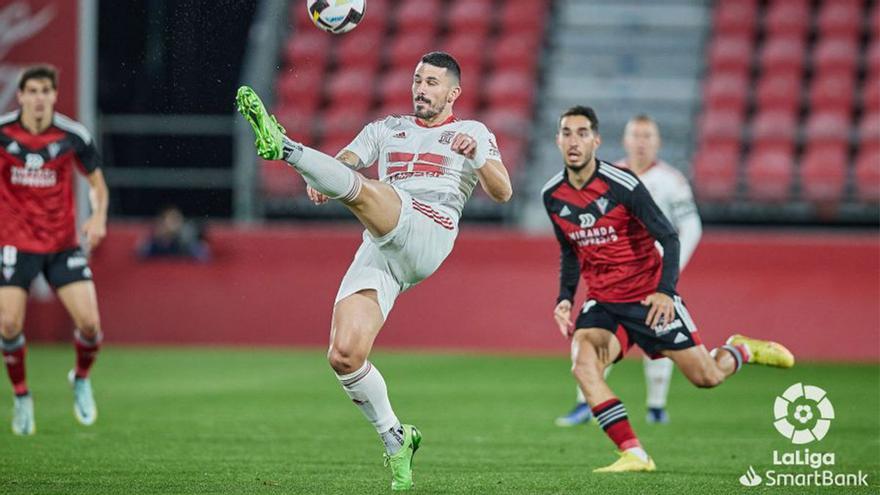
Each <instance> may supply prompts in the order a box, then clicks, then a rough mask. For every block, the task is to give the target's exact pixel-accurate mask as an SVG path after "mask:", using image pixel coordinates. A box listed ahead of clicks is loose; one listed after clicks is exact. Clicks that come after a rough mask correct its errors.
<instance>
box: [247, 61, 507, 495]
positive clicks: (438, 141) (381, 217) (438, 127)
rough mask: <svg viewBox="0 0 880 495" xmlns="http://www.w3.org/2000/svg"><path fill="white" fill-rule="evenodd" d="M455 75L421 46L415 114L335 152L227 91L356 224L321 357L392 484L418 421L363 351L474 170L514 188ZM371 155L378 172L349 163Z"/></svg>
mask: <svg viewBox="0 0 880 495" xmlns="http://www.w3.org/2000/svg"><path fill="white" fill-rule="evenodd" d="M460 84H461V69H460V67H459V65H458V62H456V61H455V59H454V58H453V57H452V56H450V55H449V54H447V53H445V52H431V53H428V54H426V55H424V56H423V57H422V58H421V61H420V62H419V64H418V65H417V66H416V69H415V73H414V75H413V81H412V101H413V107H414V115H406V116H398V115H392V116H388V117H386V118H383V119H379V120H376V121H374V122H372V123H370V124H368V125H367V126H366V127H364V129H363V130H362V131H361V132H360V134H358V136H357V137H356V138H355V139H354V141H352V142H351V144H349V145H348V146H346V147H345V149H343V150H342V151H341V152H340V153H339V154H338V155H337V157H336V158H333V157H330V156H328V155H325V154H323V153H321V152H319V151H315V150H313V149H311V148H308V147H306V146H303V145H301V144H299V143H297V142H294V141H292V140H290V139H289V138H287V137H286V136H285V135H284V132H285V131H284V129H283V128H282V127H281V126H280V125H279V124H278V123H277V121H276V120H275V118H274V117H270V116H269V115H268V113H267V112H266V110H265V108H264V107H263V104H262V102H261V101H260V100H259V98H258V97H257V95H256V94H255V93H254V92H253V90H251V89H250V88H248V87H246V86H245V87H242V88H240V90H239V92H238V96H237V103H238V109H239V111H240V112H241V113H242V115H244V116H245V118H246V119H247V120H248V121H249V122H250V123H251V125H252V126H253V128H254V132H255V134H256V137H257V141H256V146H257V151H258V153H259V155H260V156H261V157H263V158H265V159H267V160H282V159H283V160H284V161H286V162H287V163H289V164H290V165H291V166H292V167H293V168H294V169H295V170H296V171H297V172H299V173H300V174H302V176H303V177H304V178H305V180H306V182H307V183H308V185H309V196H310V197H311V198H312V199H313V201H315V202H316V203H323V202H326V201H327V200H328V198H329V199H336V200H338V201H340V202H341V203H343V204H344V205H345V206H346V207H348V209H349V210H350V211H351V212H352V213H353V214H354V215H355V216H356V217H357V218H358V220H359V221H360V222H361V223H362V224H363V225H364V227H365V228H366V231H365V232H364V234H363V238H364V240H363V243H362V244H361V246H360V248H359V249H358V251H357V253H356V254H355V258H354V261H353V262H352V264H351V266H350V267H349V269H348V272H347V273H346V274H345V276H344V278H343V280H342V283H341V286H340V288H339V292H338V293H337V295H336V303H335V307H334V310H333V321H332V325H331V334H330V341H331V342H330V350H329V353H328V358H329V361H330V365H331V366H332V368H333V370H334V371H335V372H336V376H337V378H338V379H339V382H340V383H341V384H342V387H343V389H344V390H345V392H346V393H347V394H348V396H349V397H350V398H351V400H352V401H353V402H354V403H355V405H357V406H358V408H360V410H361V411H362V412H363V413H364V415H365V416H366V418H367V419H368V420H369V421H370V422H371V423H372V424H373V426H374V427H375V428H376V431H377V432H378V433H379V436H380V438H381V439H382V441H383V443H384V444H385V449H386V454H385V455H386V462H387V464H389V465H390V466H391V471H392V480H391V487H392V489H394V490H406V489H409V488H411V487H412V485H413V482H412V471H411V465H412V456H413V454H414V453H415V451H416V450H417V449H418V446H419V442H420V441H421V433H420V432H419V431H418V430H417V429H416V428H415V427H413V426H412V425H401V423H400V421H399V420H398V419H397V416H396V415H395V413H394V411H393V410H392V408H391V403H390V400H389V398H388V391H387V387H386V384H385V379H384V378H383V377H382V374H381V373H379V370H378V369H377V368H376V367H375V366H374V365H373V364H372V363H370V362H369V361H368V360H367V358H368V357H369V354H370V350H371V349H372V346H373V341H374V340H375V338H376V336H377V335H378V333H379V330H381V328H382V325H383V324H384V322H385V319H386V318H387V316H388V313H389V312H390V311H391V307H392V306H393V305H394V301H395V300H396V299H397V296H398V295H399V294H400V293H401V292H403V291H405V290H407V289H409V288H410V287H412V286H414V285H416V284H418V283H419V282H421V281H422V280H424V279H425V278H427V277H428V276H430V275H431V274H432V273H433V272H434V271H435V270H437V268H438V267H439V266H440V264H441V263H442V262H443V260H444V259H445V258H446V257H447V256H448V255H449V253H450V252H451V250H452V246H453V243H454V242H455V238H456V236H457V234H458V221H459V218H460V216H461V212H462V209H463V208H464V204H465V202H466V201H467V199H468V198H469V197H470V195H471V192H473V189H474V186H476V184H477V182H478V181H479V182H480V184H481V185H482V187H483V189H484V190H485V191H486V193H487V194H488V195H489V197H491V198H492V199H494V200H495V201H498V202H506V201H508V200H509V199H510V197H511V195H512V192H513V191H512V188H511V184H510V178H509V177H508V174H507V170H506V169H505V168H504V165H503V164H502V163H501V154H500V152H499V151H498V147H497V145H496V143H495V136H494V135H493V134H492V133H491V132H490V131H489V130H488V129H487V128H486V126H485V125H483V124H482V123H480V122H476V121H473V120H461V121H460V120H457V119H456V118H455V116H454V115H453V111H452V107H453V104H454V103H455V100H456V98H458V97H459V95H460V94H461V91H462V89H461V85H460ZM377 160H378V164H379V177H380V180H372V179H367V178H365V177H364V176H362V175H361V174H360V173H358V172H356V170H357V169H361V168H364V167H367V166H369V165H371V164H372V163H373V162H376V161H377Z"/></svg>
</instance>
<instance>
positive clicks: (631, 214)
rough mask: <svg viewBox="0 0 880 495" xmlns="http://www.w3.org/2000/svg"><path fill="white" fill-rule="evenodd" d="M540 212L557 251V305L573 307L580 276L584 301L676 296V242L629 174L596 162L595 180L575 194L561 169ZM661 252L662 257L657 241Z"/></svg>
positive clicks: (645, 192) (547, 189) (666, 222)
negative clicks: (549, 223) (567, 302)
mask: <svg viewBox="0 0 880 495" xmlns="http://www.w3.org/2000/svg"><path fill="white" fill-rule="evenodd" d="M542 195H543V197H544V207H545V208H546V210H547V214H548V215H549V216H550V220H551V221H552V222H553V229H554V231H555V232H556V238H557V239H558V240H559V246H560V248H561V251H562V256H561V263H560V288H559V299H558V301H561V300H563V299H567V300H570V301H572V302H573V299H574V294H575V292H576V290H577V284H578V278H579V274H580V275H582V276H583V278H584V281H585V282H586V283H587V291H588V292H587V297H588V298H589V299H594V300H596V301H600V302H611V303H617V302H636V301H641V300H642V299H644V298H645V297H646V296H648V295H650V294H653V293H655V292H664V293H666V294H669V295H673V294H675V285H676V283H677V281H678V256H679V253H678V251H679V246H678V236H677V235H676V233H675V228H674V227H673V226H672V224H670V223H669V220H667V219H666V217H665V216H663V213H662V212H661V211H660V208H659V207H657V204H656V203H654V200H653V199H652V198H651V194H650V193H649V192H648V190H647V189H646V188H645V185H644V184H642V183H641V181H639V179H638V177H636V175H635V174H633V173H632V172H631V171H629V170H626V169H622V168H619V167H615V166H614V165H612V164H610V163H607V162H603V161H600V160H596V170H595V172H593V176H592V177H590V179H589V180H588V181H587V183H586V184H585V185H584V186H583V187H582V188H581V189H577V188H575V187H574V186H573V185H572V184H571V182H569V180H568V175H567V172H566V171H565V170H563V171H562V172H560V173H559V174H557V175H556V176H555V177H553V178H552V179H550V181H549V182H547V184H546V185H545V186H544V189H543V192H542ZM655 240H656V241H658V242H659V243H660V245H661V246H662V247H663V256H662V258H661V256H660V253H659V252H658V250H657V248H656V246H655V245H654V241H655Z"/></svg>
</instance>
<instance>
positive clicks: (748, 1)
mask: <svg viewBox="0 0 880 495" xmlns="http://www.w3.org/2000/svg"><path fill="white" fill-rule="evenodd" d="M757 18H758V3H757V2H756V1H754V0H742V1H740V0H727V1H721V2H718V5H717V6H716V7H715V12H714V14H713V16H712V25H713V28H714V29H713V31H714V32H715V33H719V34H725V35H727V34H734V35H742V36H752V35H753V34H754V32H755V24H756V20H757Z"/></svg>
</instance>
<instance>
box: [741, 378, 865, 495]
mask: <svg viewBox="0 0 880 495" xmlns="http://www.w3.org/2000/svg"><path fill="white" fill-rule="evenodd" d="M773 418H774V422H773V426H774V427H776V431H778V432H779V434H780V435H782V436H784V437H785V438H787V439H788V440H789V441H790V442H791V443H792V444H794V445H804V444H808V443H811V442H819V441H821V440H822V439H823V438H825V435H827V434H828V431H829V430H830V429H831V421H832V420H834V406H833V405H832V404H831V400H830V399H829V398H828V394H827V393H826V392H825V390H823V389H821V388H819V387H816V386H814V385H804V384H801V383H795V384H794V385H792V386H790V387H788V388H787V389H786V390H785V392H783V393H782V395H780V396H779V397H777V398H776V401H775V402H774V404H773ZM772 460H773V466H774V469H767V470H765V471H764V472H763V473H759V472H758V471H756V470H755V468H754V466H749V469H748V470H747V471H746V473H745V474H743V475H742V476H740V477H739V482H740V484H741V485H743V486H749V487H751V486H758V485H762V484H763V486H798V487H801V486H868V474H867V473H863V472H862V471H861V470H859V471H858V473H835V472H834V471H832V470H831V469H830V468H831V467H833V466H834V465H835V464H836V463H837V458H836V455H835V453H834V452H816V451H812V452H811V451H810V449H808V448H804V449H802V450H794V451H779V450H774V451H773V459H772ZM777 466H778V467H777ZM783 470H784V471H783ZM795 470H797V471H795ZM762 474H763V476H762Z"/></svg>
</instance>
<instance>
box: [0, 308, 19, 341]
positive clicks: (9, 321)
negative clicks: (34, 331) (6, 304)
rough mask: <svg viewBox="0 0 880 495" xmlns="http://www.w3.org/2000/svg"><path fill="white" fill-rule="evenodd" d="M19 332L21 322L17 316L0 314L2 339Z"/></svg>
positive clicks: (11, 337) (7, 338)
mask: <svg viewBox="0 0 880 495" xmlns="http://www.w3.org/2000/svg"><path fill="white" fill-rule="evenodd" d="M20 333H21V323H20V322H19V321H18V319H17V318H13V317H12V316H6V315H2V314H0V335H2V336H3V338H4V339H6V340H9V339H14V338H16V337H18V334H20Z"/></svg>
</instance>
